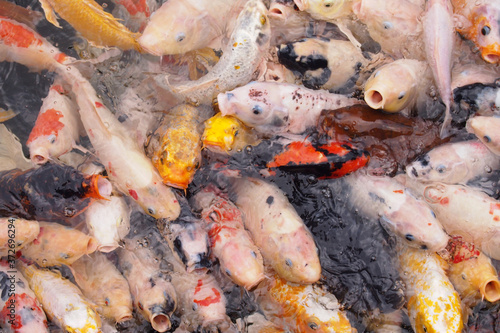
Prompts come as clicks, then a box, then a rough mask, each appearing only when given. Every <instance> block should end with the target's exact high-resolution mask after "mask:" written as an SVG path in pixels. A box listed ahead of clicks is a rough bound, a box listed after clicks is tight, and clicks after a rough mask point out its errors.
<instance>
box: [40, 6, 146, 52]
mask: <svg viewBox="0 0 500 333" xmlns="http://www.w3.org/2000/svg"><path fill="white" fill-rule="evenodd" d="M40 3H41V4H42V8H43V10H44V12H45V17H46V18H47V20H48V21H49V22H50V23H52V24H53V25H55V26H56V27H58V28H60V27H61V26H60V25H59V23H58V22H57V18H56V15H55V13H57V14H58V15H59V16H60V17H61V18H62V19H64V20H66V21H68V23H69V24H71V26H73V28H75V30H76V31H78V32H79V33H80V34H81V35H82V36H83V37H84V38H86V39H87V40H88V41H89V42H90V43H92V44H94V45H97V46H116V47H118V48H120V49H122V50H130V49H135V50H137V51H140V50H141V47H140V46H139V44H138V43H137V38H139V36H140V34H137V33H133V32H131V31H130V30H128V29H127V27H125V26H124V25H123V24H121V23H120V22H118V20H117V19H116V18H115V17H113V15H111V14H109V13H107V12H105V11H104V9H103V8H102V7H101V6H100V5H99V4H98V3H97V2H95V1H93V0H78V1H75V0H40Z"/></svg>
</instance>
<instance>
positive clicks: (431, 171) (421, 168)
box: [406, 151, 469, 183]
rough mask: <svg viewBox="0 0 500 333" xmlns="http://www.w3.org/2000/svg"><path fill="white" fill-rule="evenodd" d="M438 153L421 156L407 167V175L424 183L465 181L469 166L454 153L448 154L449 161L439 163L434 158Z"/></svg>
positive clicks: (443, 160) (440, 159)
mask: <svg viewBox="0 0 500 333" xmlns="http://www.w3.org/2000/svg"><path fill="white" fill-rule="evenodd" d="M435 153H438V152H437V151H436V152H432V151H431V152H429V153H427V154H425V155H422V156H420V157H419V158H417V159H416V160H415V161H414V162H412V163H411V164H409V165H408V166H406V174H407V175H408V177H410V178H412V179H417V180H419V181H423V182H432V181H436V182H443V183H455V182H457V181H460V180H461V179H463V178H464V177H465V176H466V175H467V173H468V172H469V170H468V168H467V164H466V163H465V162H464V160H463V159H462V158H461V157H460V156H458V154H456V152H454V151H449V152H448V153H447V155H448V156H447V159H446V160H445V159H442V158H439V156H436V157H438V158H439V162H436V159H435V158H433V155H434V154H435Z"/></svg>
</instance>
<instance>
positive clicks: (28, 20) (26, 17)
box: [0, 0, 43, 29]
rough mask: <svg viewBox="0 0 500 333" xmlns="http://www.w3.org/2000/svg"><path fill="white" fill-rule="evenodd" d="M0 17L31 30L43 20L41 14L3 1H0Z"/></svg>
mask: <svg viewBox="0 0 500 333" xmlns="http://www.w3.org/2000/svg"><path fill="white" fill-rule="evenodd" d="M0 16H2V17H7V18H9V19H11V20H14V21H16V22H19V23H22V24H25V25H27V26H28V27H30V28H31V29H35V26H36V25H37V24H38V23H39V22H40V21H41V20H42V19H43V14H42V13H40V12H37V11H35V10H31V9H28V8H24V7H21V6H18V5H16V4H15V3H12V2H10V1H5V0H1V1H0Z"/></svg>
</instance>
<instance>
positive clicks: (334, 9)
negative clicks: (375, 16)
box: [293, 0, 352, 21]
mask: <svg viewBox="0 0 500 333" xmlns="http://www.w3.org/2000/svg"><path fill="white" fill-rule="evenodd" d="M293 2H295V5H297V7H298V8H299V10H301V11H306V12H308V13H309V14H310V15H311V16H312V17H313V18H315V19H316V20H327V21H331V20H333V19H337V18H341V17H345V16H348V15H350V14H351V13H352V0H294V1H293Z"/></svg>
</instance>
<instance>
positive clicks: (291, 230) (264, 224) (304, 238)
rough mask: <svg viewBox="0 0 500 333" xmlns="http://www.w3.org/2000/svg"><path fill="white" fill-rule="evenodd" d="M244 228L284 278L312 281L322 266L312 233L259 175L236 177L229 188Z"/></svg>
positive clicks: (305, 281) (282, 196) (318, 274)
mask: <svg viewBox="0 0 500 333" xmlns="http://www.w3.org/2000/svg"><path fill="white" fill-rule="evenodd" d="M230 194H231V195H235V196H236V199H235V203H236V205H237V206H238V208H239V209H240V210H241V212H242V213H243V222H244V224H245V228H246V229H247V230H248V231H249V232H250V234H251V236H252V239H253V241H254V243H255V244H256V245H257V246H258V247H259V249H260V252H261V253H262V257H263V258H264V260H265V262H266V263H267V264H269V265H271V266H272V267H273V268H274V270H275V271H276V272H277V273H278V274H279V275H280V276H281V277H282V278H284V279H286V280H287V281H290V282H295V283H304V284H310V283H314V282H316V281H318V280H319V278H320V275H321V266H320V262H319V255H318V249H317V248H316V244H315V242H314V239H313V236H312V235H311V232H310V231H309V229H308V228H307V227H306V225H305V224H304V221H302V219H301V218H300V216H299V215H298V214H297V212H296V210H295V209H294V208H293V206H292V205H291V204H290V202H289V201H288V199H287V197H286V196H285V195H284V193H283V191H281V190H280V189H279V188H278V187H277V186H276V185H272V184H270V183H267V182H265V181H263V180H260V179H257V178H234V179H232V186H231V190H230Z"/></svg>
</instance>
